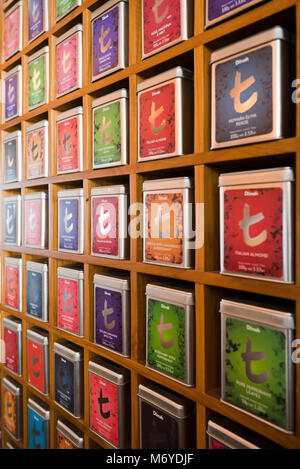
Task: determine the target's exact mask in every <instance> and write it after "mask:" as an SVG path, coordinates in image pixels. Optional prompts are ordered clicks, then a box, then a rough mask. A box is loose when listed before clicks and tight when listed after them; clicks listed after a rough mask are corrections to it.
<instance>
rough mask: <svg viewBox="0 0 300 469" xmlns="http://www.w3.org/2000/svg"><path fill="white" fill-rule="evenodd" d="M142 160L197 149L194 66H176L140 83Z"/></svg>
mask: <svg viewBox="0 0 300 469" xmlns="http://www.w3.org/2000/svg"><path fill="white" fill-rule="evenodd" d="M137 95H138V116H139V117H138V119H139V123H138V129H139V136H138V140H139V148H138V161H148V160H153V159H157V158H167V157H171V156H178V155H183V154H187V153H193V151H194V130H193V129H194V117H193V115H194V114H193V107H194V87H193V74H192V72H191V71H190V70H187V69H185V68H182V67H175V68H172V69H171V70H168V71H167V72H163V73H160V74H159V75H156V76H155V77H153V78H149V79H148V80H144V81H142V82H141V83H139V84H138V85H137Z"/></svg>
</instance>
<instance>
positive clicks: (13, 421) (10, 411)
mask: <svg viewBox="0 0 300 469" xmlns="http://www.w3.org/2000/svg"><path fill="white" fill-rule="evenodd" d="M2 400H3V420H2V422H3V426H4V428H5V430H6V431H7V432H8V433H9V434H10V435H11V436H12V437H13V438H14V439H15V440H17V441H20V440H21V439H22V420H23V418H22V417H23V412H22V408H23V401H22V386H21V385H20V384H19V383H18V382H17V381H15V380H14V379H12V378H10V377H9V376H7V377H5V378H3V380H2Z"/></svg>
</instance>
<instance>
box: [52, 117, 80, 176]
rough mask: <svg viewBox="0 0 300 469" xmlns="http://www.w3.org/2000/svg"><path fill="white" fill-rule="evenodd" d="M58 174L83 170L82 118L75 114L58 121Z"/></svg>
mask: <svg viewBox="0 0 300 469" xmlns="http://www.w3.org/2000/svg"><path fill="white" fill-rule="evenodd" d="M56 129H57V174H63V173H71V172H74V171H80V170H81V163H80V160H81V154H82V150H81V147H80V145H81V138H80V135H81V119H80V118H79V116H74V117H71V118H69V119H65V120H62V121H60V122H57V124H56Z"/></svg>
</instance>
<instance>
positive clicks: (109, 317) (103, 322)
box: [94, 285, 126, 353]
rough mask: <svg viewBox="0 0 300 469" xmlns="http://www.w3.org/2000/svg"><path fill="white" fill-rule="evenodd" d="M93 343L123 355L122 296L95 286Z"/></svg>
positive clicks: (124, 325)
mask: <svg viewBox="0 0 300 469" xmlns="http://www.w3.org/2000/svg"><path fill="white" fill-rule="evenodd" d="M94 293H95V343H96V344H98V345H102V346H103V347H106V348H109V349H110V350H112V351H114V352H118V353H123V335H122V334H123V332H122V331H123V327H126V324H123V306H122V294H121V292H118V291H113V290H110V289H108V288H101V287H99V286H96V285H95V291H94Z"/></svg>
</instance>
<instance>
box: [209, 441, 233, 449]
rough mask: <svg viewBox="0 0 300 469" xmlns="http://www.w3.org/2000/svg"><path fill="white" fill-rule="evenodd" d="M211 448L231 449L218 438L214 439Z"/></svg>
mask: <svg viewBox="0 0 300 469" xmlns="http://www.w3.org/2000/svg"><path fill="white" fill-rule="evenodd" d="M210 449H229V448H227V447H226V446H224V445H222V444H221V443H219V442H218V441H216V440H212V442H211V446H210Z"/></svg>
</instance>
